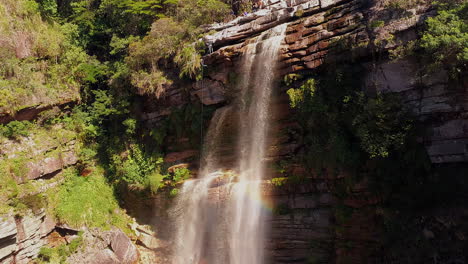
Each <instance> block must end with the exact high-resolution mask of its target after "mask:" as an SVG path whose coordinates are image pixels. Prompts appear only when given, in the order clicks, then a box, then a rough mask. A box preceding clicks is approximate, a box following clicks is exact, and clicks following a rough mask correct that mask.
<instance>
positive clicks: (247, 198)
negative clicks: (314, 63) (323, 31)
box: [172, 25, 286, 264]
mask: <svg viewBox="0 0 468 264" xmlns="http://www.w3.org/2000/svg"><path fill="white" fill-rule="evenodd" d="M285 31H286V25H281V26H278V27H276V28H273V29H270V30H269V31H267V32H264V33H262V34H261V35H260V36H259V37H258V38H257V41H256V42H255V43H253V44H249V45H247V47H246V51H245V53H244V57H243V61H242V69H241V71H242V79H241V81H240V83H239V87H238V88H239V89H240V91H241V92H240V96H239V98H237V99H236V100H234V102H233V103H231V105H229V106H226V107H223V108H221V109H218V110H217V112H216V113H215V115H214V117H213V119H212V121H211V123H210V127H209V129H208V134H207V137H206V142H205V151H204V159H203V162H202V166H203V168H202V170H201V177H200V178H199V179H196V180H190V181H187V182H186V183H184V185H183V187H182V190H181V191H180V193H179V195H178V198H177V201H176V206H175V207H174V209H173V211H172V216H173V217H174V219H175V224H176V228H177V231H176V234H175V240H174V242H175V247H174V252H173V255H174V258H173V264H202V263H203V264H224V263H226V264H261V263H263V262H264V252H263V251H264V250H263V248H264V237H265V235H264V232H265V222H266V221H265V216H266V212H265V209H264V208H263V207H262V205H261V199H262V195H261V183H262V179H263V175H264V165H263V162H262V160H263V158H264V157H265V149H266V142H267V140H266V138H267V132H268V117H269V105H270V97H271V92H272V87H273V84H274V82H273V80H274V72H275V67H276V65H277V60H278V54H279V49H280V46H281V42H282V41H283V38H284V34H285ZM234 115H237V116H235V117H236V118H237V119H238V120H239V122H238V130H239V131H238V140H237V143H236V144H237V148H238V149H237V154H236V160H237V165H236V167H234V168H226V167H224V168H223V165H222V164H221V163H220V160H219V156H220V153H219V151H220V145H222V144H221V141H222V140H221V138H222V137H223V136H224V135H223V131H222V127H223V125H225V123H226V122H229V118H228V117H233V116H234ZM231 120H232V119H231ZM221 169H225V171H224V172H223V171H222V170H221ZM227 169H232V170H233V171H236V172H237V177H233V176H229V175H226V170H227ZM215 170H217V171H215Z"/></svg>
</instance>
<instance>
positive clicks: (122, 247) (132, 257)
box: [67, 229, 139, 264]
mask: <svg viewBox="0 0 468 264" xmlns="http://www.w3.org/2000/svg"><path fill="white" fill-rule="evenodd" d="M83 241H84V243H85V244H86V245H87V246H86V247H85V248H84V249H83V250H82V251H79V252H78V253H75V254H73V255H72V256H70V257H69V258H68V260H67V261H68V262H69V263H85V264H111V263H112V264H135V263H137V262H138V258H139V254H138V250H137V248H136V246H135V245H134V244H133V243H132V241H131V240H130V238H129V237H128V236H127V235H125V233H123V232H122V231H121V230H118V229H113V230H110V231H105V232H102V231H100V230H97V229H96V230H88V231H86V232H85V233H84V234H83Z"/></svg>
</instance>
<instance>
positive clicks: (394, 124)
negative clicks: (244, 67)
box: [288, 66, 415, 173]
mask: <svg viewBox="0 0 468 264" xmlns="http://www.w3.org/2000/svg"><path fill="white" fill-rule="evenodd" d="M361 74H362V73H359V68H357V67H346V66H344V67H340V68H338V69H337V70H336V72H330V71H328V72H326V73H324V74H322V75H321V77H320V79H319V80H318V81H315V79H309V81H305V82H302V84H301V85H299V88H291V89H290V90H289V91H288V94H289V95H290V99H291V100H290V102H291V106H292V107H295V108H296V109H297V112H298V115H297V118H298V121H299V122H300V123H301V124H302V126H303V128H304V133H305V135H304V136H305V137H304V138H305V145H306V146H308V147H307V153H306V155H305V156H304V159H305V161H306V163H308V164H309V166H311V167H312V168H314V169H315V170H320V169H319V168H322V167H323V168H327V170H328V171H330V170H329V169H330V168H337V169H343V168H347V169H348V170H351V171H352V170H354V169H357V168H359V167H362V166H364V165H365V164H366V163H367V160H371V161H372V160H379V159H385V158H389V157H391V156H392V155H393V154H395V153H399V152H400V151H404V149H405V147H406V146H407V144H408V142H409V140H411V137H412V135H413V131H414V128H415V127H414V124H413V121H412V118H411V115H410V114H409V113H408V112H407V111H406V110H405V108H404V107H403V105H402V104H401V102H400V100H399V98H398V97H397V96H395V95H387V94H377V95H374V96H368V95H365V94H364V93H362V92H359V90H360V80H359V79H357V78H356V76H361ZM323 128H326V129H323ZM337 173H339V171H338V172H337Z"/></svg>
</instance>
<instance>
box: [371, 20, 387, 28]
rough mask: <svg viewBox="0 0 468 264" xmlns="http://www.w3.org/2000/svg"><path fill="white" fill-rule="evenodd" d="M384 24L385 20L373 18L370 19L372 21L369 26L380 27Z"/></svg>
mask: <svg viewBox="0 0 468 264" xmlns="http://www.w3.org/2000/svg"><path fill="white" fill-rule="evenodd" d="M384 25H385V22H384V21H382V20H374V21H372V23H371V24H370V27H371V28H380V27H383V26H384Z"/></svg>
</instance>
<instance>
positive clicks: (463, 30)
mask: <svg viewBox="0 0 468 264" xmlns="http://www.w3.org/2000/svg"><path fill="white" fill-rule="evenodd" d="M444 7H447V6H446V5H445V6H444V5H443V6H441V8H440V10H439V14H438V15H437V16H435V17H430V18H428V19H427V30H426V31H425V32H424V34H423V36H422V38H421V47H422V48H423V49H424V50H425V52H426V54H428V56H429V57H430V58H432V60H433V61H434V63H435V65H434V66H433V67H434V68H437V67H441V66H442V67H445V68H446V69H448V70H449V71H451V72H452V73H453V74H463V72H464V71H466V69H467V62H468V26H467V25H468V15H467V14H468V3H466V2H465V3H463V4H458V5H455V6H448V7H447V8H448V9H444Z"/></svg>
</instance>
